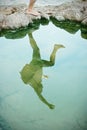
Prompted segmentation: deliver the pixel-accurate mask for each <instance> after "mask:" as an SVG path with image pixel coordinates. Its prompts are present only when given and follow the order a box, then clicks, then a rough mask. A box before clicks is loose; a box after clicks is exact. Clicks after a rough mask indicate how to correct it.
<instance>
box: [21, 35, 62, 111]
mask: <svg viewBox="0 0 87 130" xmlns="http://www.w3.org/2000/svg"><path fill="white" fill-rule="evenodd" d="M28 36H29V39H30V44H31V47H32V49H33V57H32V61H31V62H30V64H26V65H25V66H24V67H23V69H22V71H21V72H20V74H21V78H22V80H23V82H24V83H25V84H29V85H30V86H31V87H32V88H33V89H34V90H35V92H36V94H37V95H38V97H39V98H40V100H41V101H42V102H43V103H45V104H46V105H47V106H48V107H49V108H50V109H54V105H52V104H50V103H48V101H47V100H46V99H45V98H44V97H43V96H42V94H41V93H42V88H43V85H42V68H43V67H49V66H53V65H54V63H55V55H56V52H57V50H58V49H59V48H62V47H64V46H63V45H55V46H54V49H53V51H52V53H51V55H50V61H47V60H42V59H41V56H40V50H39V48H38V46H37V44H36V42H35V40H34V39H33V36H32V33H28Z"/></svg>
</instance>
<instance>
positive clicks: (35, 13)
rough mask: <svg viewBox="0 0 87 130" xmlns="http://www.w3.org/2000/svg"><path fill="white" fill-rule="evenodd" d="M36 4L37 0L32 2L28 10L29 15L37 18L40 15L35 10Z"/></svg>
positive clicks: (31, 0)
mask: <svg viewBox="0 0 87 130" xmlns="http://www.w3.org/2000/svg"><path fill="white" fill-rule="evenodd" d="M35 2H36V0H30V3H29V5H28V9H27V14H31V15H35V16H38V15H39V13H38V12H37V11H35V10H33V7H34V4H35Z"/></svg>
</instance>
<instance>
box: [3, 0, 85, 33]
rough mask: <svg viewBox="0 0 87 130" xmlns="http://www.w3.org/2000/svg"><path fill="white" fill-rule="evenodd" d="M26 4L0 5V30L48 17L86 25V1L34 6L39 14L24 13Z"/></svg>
mask: <svg viewBox="0 0 87 130" xmlns="http://www.w3.org/2000/svg"><path fill="white" fill-rule="evenodd" d="M26 9H27V6H26V5H11V6H0V30H3V29H16V28H21V27H26V26H28V25H29V24H30V23H32V22H33V21H34V20H37V19H38V20H41V19H42V18H45V19H47V20H50V17H54V18H56V19H57V20H58V21H64V20H73V21H77V22H80V23H82V24H85V25H87V1H83V0H76V1H72V2H67V3H65V4H62V5H59V6H52V5H50V6H41V7H35V9H36V10H38V11H39V12H40V16H33V15H29V14H26Z"/></svg>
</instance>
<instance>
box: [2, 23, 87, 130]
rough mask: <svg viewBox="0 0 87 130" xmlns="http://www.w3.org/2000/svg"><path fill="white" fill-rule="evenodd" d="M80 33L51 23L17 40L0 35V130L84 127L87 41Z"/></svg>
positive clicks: (86, 119) (86, 117)
mask: <svg viewBox="0 0 87 130" xmlns="http://www.w3.org/2000/svg"><path fill="white" fill-rule="evenodd" d="M80 34H81V32H80V30H79V31H77V32H76V33H75V34H70V33H68V32H66V31H65V30H63V29H60V28H57V27H56V26H54V25H53V24H52V23H51V22H50V23H49V25H47V26H43V25H40V27H39V29H38V30H36V31H34V32H33V31H31V32H30V33H29V34H27V35H26V36H25V37H24V38H21V39H6V38H5V37H1V38H0V129H1V130H83V129H86V128H87V58H86V57H87V39H83V38H82V37H81V35H80ZM29 38H30V40H29ZM55 44H56V48H55ZM60 44H61V45H62V46H60ZM32 46H33V48H34V47H35V48H34V49H35V57H33V49H32ZM63 46H64V47H65V48H64V47H63ZM53 49H54V52H53ZM57 49H58V50H57ZM52 52H53V53H52ZM38 53H39V54H38ZM51 54H52V55H51ZM54 54H55V55H54ZM38 55H39V56H38ZM40 56H41V57H40ZM50 56H52V57H51V58H52V59H51V60H50ZM53 57H54V58H55V62H54V60H53ZM34 58H35V59H34ZM42 59H43V60H45V61H44V62H43V60H42ZM32 60H33V61H32ZM31 61H32V65H31V69H30V71H29V64H30V62H31ZM34 66H35V68H34ZM25 67H26V68H25ZM42 68H43V70H42ZM31 70H32V71H31ZM36 70H37V72H38V74H37V73H35V72H36ZM27 72H28V73H27ZM29 74H30V75H29ZM33 74H36V75H34V78H32V77H33ZM28 76H30V77H28ZM29 78H30V79H29ZM33 79H34V80H33ZM37 83H38V84H39V85H38V86H39V87H38V86H35V85H36V84H37ZM31 86H32V87H31ZM42 86H43V87H42ZM41 94H42V95H43V98H42V97H41V96H42V95H41ZM50 105H51V106H50ZM50 108H51V109H50Z"/></svg>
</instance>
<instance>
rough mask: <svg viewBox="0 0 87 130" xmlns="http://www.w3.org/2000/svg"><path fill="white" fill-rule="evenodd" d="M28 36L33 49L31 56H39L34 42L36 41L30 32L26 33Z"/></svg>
mask: <svg viewBox="0 0 87 130" xmlns="http://www.w3.org/2000/svg"><path fill="white" fill-rule="evenodd" d="M28 36H29V40H30V44H31V47H32V49H33V58H40V50H39V48H38V46H37V44H36V41H35V40H34V38H33V36H32V33H28Z"/></svg>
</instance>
